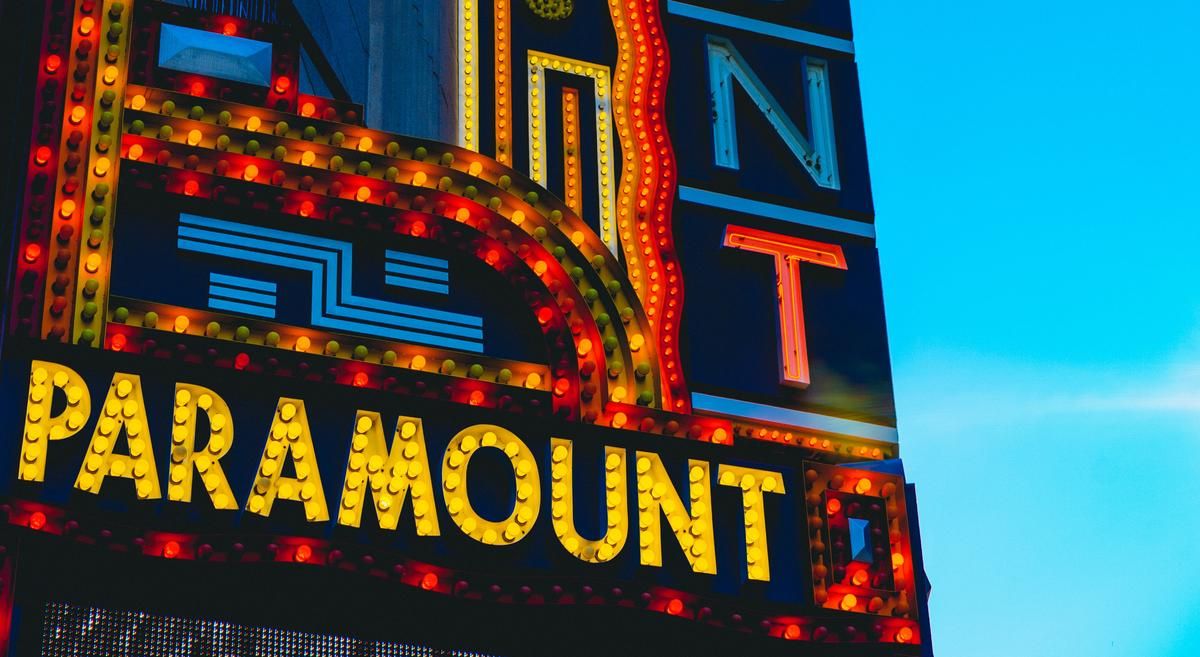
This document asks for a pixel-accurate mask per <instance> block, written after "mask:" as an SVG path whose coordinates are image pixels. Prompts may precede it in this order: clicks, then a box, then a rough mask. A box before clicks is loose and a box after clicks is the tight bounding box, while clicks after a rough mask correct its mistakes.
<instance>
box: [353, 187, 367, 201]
mask: <svg viewBox="0 0 1200 657" xmlns="http://www.w3.org/2000/svg"><path fill="white" fill-rule="evenodd" d="M354 198H356V199H358V200H359V201H360V202H365V201H366V200H367V199H369V198H371V188H370V187H367V186H366V185H364V186H362V187H359V188H358V193H356V194H355V195H354Z"/></svg>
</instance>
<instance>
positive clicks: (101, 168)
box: [92, 157, 112, 178]
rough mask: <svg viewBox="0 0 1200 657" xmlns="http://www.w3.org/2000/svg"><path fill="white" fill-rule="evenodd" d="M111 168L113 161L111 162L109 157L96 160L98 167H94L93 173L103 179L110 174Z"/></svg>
mask: <svg viewBox="0 0 1200 657" xmlns="http://www.w3.org/2000/svg"><path fill="white" fill-rule="evenodd" d="M110 166H112V160H109V159H108V158H107V157H102V158H100V159H98V160H96V166H94V167H92V171H93V172H94V173H95V174H96V175H97V176H100V177H101V178H103V177H104V176H105V174H107V173H108V169H109V167H110Z"/></svg>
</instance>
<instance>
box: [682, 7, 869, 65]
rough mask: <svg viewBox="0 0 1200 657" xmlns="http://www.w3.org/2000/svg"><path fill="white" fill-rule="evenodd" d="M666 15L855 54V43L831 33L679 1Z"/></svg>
mask: <svg viewBox="0 0 1200 657" xmlns="http://www.w3.org/2000/svg"><path fill="white" fill-rule="evenodd" d="M667 12H668V13H671V14H675V15H676V16H683V17H684V18H694V19H696V20H698V21H704V22H706V23H714V24H716V25H724V26H726V27H732V28H734V29H737V30H745V31H747V32H755V33H757V34H765V35H767V36H773V37H776V38H779V39H786V40H788V41H795V42H796V43H803V44H807V45H810V46H816V47H818V48H827V49H829V50H836V51H838V52H843V53H846V54H847V55H853V54H854V42H853V41H850V40H849V39H842V38H838V37H834V36H829V35H828V34H820V33H818V32H810V31H808V30H801V29H798V28H795V27H788V26H786V25H778V24H776V23H768V22H767V21H763V20H758V19H757V18H748V17H746V16H739V15H737V14H730V13H728V12H724V11H718V10H716V9H709V8H708V7H697V6H696V5H689V4H686V3H683V2H679V1H678V0H667Z"/></svg>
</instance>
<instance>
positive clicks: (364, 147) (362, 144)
mask: <svg viewBox="0 0 1200 657" xmlns="http://www.w3.org/2000/svg"><path fill="white" fill-rule="evenodd" d="M374 145H375V141H374V140H373V139H371V138H370V137H363V138H362V139H359V140H358V150H360V151H362V152H364V153H365V152H367V151H369V150H371V147H372V146H374Z"/></svg>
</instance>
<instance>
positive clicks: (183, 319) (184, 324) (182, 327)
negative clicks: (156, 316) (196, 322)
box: [175, 315, 192, 333]
mask: <svg viewBox="0 0 1200 657" xmlns="http://www.w3.org/2000/svg"><path fill="white" fill-rule="evenodd" d="M191 323H192V320H190V319H188V316H187V315H180V316H178V317H176V318H175V332H176V333H183V332H185V331H187V330H188V326H190V325H191Z"/></svg>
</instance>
